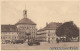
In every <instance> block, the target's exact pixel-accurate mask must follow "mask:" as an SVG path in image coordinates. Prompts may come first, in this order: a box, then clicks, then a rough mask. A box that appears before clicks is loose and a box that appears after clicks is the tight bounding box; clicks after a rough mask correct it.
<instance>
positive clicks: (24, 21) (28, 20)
mask: <svg viewBox="0 0 80 51" xmlns="http://www.w3.org/2000/svg"><path fill="white" fill-rule="evenodd" d="M16 24H33V25H36V24H35V23H34V22H33V21H31V20H30V19H28V18H23V19H21V20H20V21H19V22H17V23H16Z"/></svg>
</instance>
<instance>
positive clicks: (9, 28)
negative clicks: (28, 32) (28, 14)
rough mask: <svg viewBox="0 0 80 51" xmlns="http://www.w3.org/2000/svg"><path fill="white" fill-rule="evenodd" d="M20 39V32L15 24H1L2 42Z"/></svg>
mask: <svg viewBox="0 0 80 51" xmlns="http://www.w3.org/2000/svg"><path fill="white" fill-rule="evenodd" d="M18 39H19V37H18V32H17V28H16V26H15V25H1V43H4V44H5V43H11V42H12V41H14V40H18Z"/></svg>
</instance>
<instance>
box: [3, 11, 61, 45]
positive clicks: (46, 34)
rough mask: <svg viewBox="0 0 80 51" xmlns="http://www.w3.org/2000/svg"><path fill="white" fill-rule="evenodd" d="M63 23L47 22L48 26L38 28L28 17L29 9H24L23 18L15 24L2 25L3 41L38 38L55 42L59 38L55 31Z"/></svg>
mask: <svg viewBox="0 0 80 51" xmlns="http://www.w3.org/2000/svg"><path fill="white" fill-rule="evenodd" d="M61 24H62V23H56V22H51V23H49V24H48V23H46V26H45V27H44V28H42V29H39V30H37V28H36V23H34V22H33V21H31V20H30V19H29V18H27V10H24V11H23V19H21V20H19V21H18V22H17V23H16V24H15V25H1V42H2V43H11V42H12V41H14V40H23V41H26V40H27V39H28V34H30V38H32V39H37V40H39V41H46V42H54V41H55V40H56V38H57V36H56V34H55V31H56V29H57V28H58V27H59V26H60V25H61Z"/></svg>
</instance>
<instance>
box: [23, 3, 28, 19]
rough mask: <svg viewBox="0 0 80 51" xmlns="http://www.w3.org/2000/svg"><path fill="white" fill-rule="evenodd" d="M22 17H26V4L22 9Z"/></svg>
mask: <svg viewBox="0 0 80 51" xmlns="http://www.w3.org/2000/svg"><path fill="white" fill-rule="evenodd" d="M23 17H24V18H27V10H26V4H25V9H24V10H23Z"/></svg>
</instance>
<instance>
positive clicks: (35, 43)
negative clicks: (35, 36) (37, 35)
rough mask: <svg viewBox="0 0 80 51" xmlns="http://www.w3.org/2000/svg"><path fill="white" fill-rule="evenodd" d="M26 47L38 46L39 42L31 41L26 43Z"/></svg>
mask: <svg viewBox="0 0 80 51" xmlns="http://www.w3.org/2000/svg"><path fill="white" fill-rule="evenodd" d="M28 45H29V46H32V45H40V42H39V41H37V40H31V41H29V42H28Z"/></svg>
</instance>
